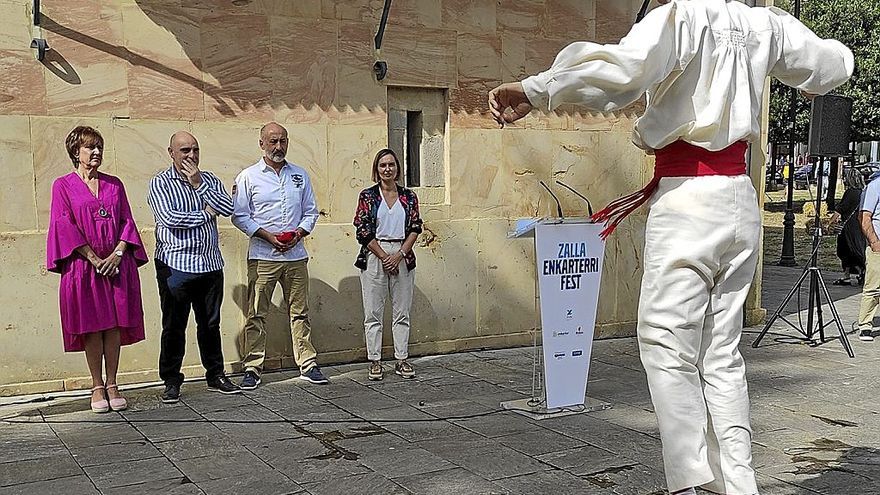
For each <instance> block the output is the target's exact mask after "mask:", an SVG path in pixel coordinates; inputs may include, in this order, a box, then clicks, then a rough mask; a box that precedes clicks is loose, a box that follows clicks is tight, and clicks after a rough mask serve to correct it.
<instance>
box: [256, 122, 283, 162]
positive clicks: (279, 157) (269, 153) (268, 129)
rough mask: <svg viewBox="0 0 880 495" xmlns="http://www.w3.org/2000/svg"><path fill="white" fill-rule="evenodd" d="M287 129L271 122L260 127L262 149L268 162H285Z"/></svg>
mask: <svg viewBox="0 0 880 495" xmlns="http://www.w3.org/2000/svg"><path fill="white" fill-rule="evenodd" d="M287 144H288V143H287V129H285V128H284V127H282V126H281V125H280V124H278V123H276V122H269V123H268V124H266V125H264V126H263V127H262V129H260V149H262V150H263V157H264V159H265V160H266V163H267V164H270V165H271V164H275V165H279V164H284V157H286V156H287Z"/></svg>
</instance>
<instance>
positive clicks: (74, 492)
mask: <svg viewBox="0 0 880 495" xmlns="http://www.w3.org/2000/svg"><path fill="white" fill-rule="evenodd" d="M0 479H2V478H0ZM55 493H63V494H64V495H99V494H100V493H101V492H99V491H98V489H97V488H95V485H94V484H92V481H91V480H90V479H89V478H88V476H86V475H85V474H81V475H77V476H68V477H66V478H55V479H50V480H41V481H34V482H31V483H23V484H20V485H10V486H3V487H0V495H37V494H40V495H42V494H55Z"/></svg>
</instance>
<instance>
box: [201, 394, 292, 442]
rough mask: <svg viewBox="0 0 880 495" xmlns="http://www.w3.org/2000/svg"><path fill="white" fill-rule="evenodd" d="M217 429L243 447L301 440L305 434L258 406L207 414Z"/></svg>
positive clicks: (234, 408)
mask: <svg viewBox="0 0 880 495" xmlns="http://www.w3.org/2000/svg"><path fill="white" fill-rule="evenodd" d="M206 414H207V415H208V416H207V417H210V418H211V419H212V420H214V421H217V420H219V421H224V422H215V423H214V424H215V425H216V427H217V428H219V429H220V430H221V431H223V432H224V433H225V434H226V435H227V436H228V437H229V438H231V439H232V440H233V441H235V442H237V443H239V444H241V445H261V444H264V443H266V442H271V441H274V440H282V439H290V438H299V437H302V436H303V433H302V432H301V431H299V430H298V429H297V427H296V426H295V425H293V424H290V423H287V422H286V420H285V419H284V418H282V417H281V416H279V415H277V414H275V413H274V412H272V411H270V410H269V409H266V408H265V407H263V406H260V405H258V404H253V405H249V406H242V407H233V408H229V409H226V410H219V411H212V412H210V413H206Z"/></svg>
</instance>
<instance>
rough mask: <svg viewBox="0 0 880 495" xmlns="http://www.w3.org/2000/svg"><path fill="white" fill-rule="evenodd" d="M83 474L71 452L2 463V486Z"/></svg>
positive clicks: (0, 478)
mask: <svg viewBox="0 0 880 495" xmlns="http://www.w3.org/2000/svg"><path fill="white" fill-rule="evenodd" d="M79 474H83V471H82V469H80V467H79V465H77V463H76V461H75V460H74V458H73V457H71V456H70V454H63V455H55V456H51V457H44V458H41V459H29V460H24V461H12V462H5V463H2V464H0V486H9V485H18V484H21V483H30V482H33V481H45V480H53V479H56V478H66V477H69V476H75V475H79Z"/></svg>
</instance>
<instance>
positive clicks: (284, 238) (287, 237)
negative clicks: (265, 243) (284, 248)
mask: <svg viewBox="0 0 880 495" xmlns="http://www.w3.org/2000/svg"><path fill="white" fill-rule="evenodd" d="M294 235H296V233H295V232H282V233H280V234H277V235H276V236H275V238H276V239H278V241H279V242H283V243H284V244H287V243H289V242H290V241H292V240H293V236H294Z"/></svg>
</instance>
